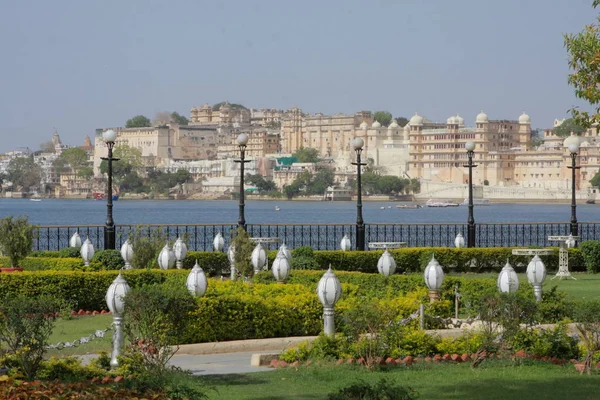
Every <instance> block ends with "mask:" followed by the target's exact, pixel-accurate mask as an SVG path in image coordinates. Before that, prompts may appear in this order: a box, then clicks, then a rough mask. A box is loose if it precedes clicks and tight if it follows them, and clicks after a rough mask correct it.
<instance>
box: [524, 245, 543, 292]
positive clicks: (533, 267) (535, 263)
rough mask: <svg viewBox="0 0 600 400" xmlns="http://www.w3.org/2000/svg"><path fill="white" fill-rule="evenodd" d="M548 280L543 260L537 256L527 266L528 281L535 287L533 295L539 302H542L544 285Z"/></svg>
mask: <svg viewBox="0 0 600 400" xmlns="http://www.w3.org/2000/svg"><path fill="white" fill-rule="evenodd" d="M544 279H546V266H545V265H544V263H543V262H542V259H541V258H540V257H539V256H537V255H535V256H533V258H532V259H531V262H530V263H529V265H528V266H527V280H528V281H529V283H531V286H533V294H534V295H535V299H536V300H537V301H542V284H543V283H544Z"/></svg>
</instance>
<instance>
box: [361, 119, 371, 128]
mask: <svg viewBox="0 0 600 400" xmlns="http://www.w3.org/2000/svg"><path fill="white" fill-rule="evenodd" d="M368 127H369V124H367V122H366V121H363V122H362V124H360V129H367V128H368Z"/></svg>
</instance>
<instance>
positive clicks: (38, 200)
mask: <svg viewBox="0 0 600 400" xmlns="http://www.w3.org/2000/svg"><path fill="white" fill-rule="evenodd" d="M29 200H30V201H42V199H29Z"/></svg>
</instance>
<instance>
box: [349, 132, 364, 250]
mask: <svg viewBox="0 0 600 400" xmlns="http://www.w3.org/2000/svg"><path fill="white" fill-rule="evenodd" d="M364 144H365V142H364V141H363V140H362V139H361V138H359V137H356V138H354V139H353V140H352V147H353V148H354V151H356V162H353V163H352V165H356V170H357V171H356V180H357V183H358V194H357V196H356V250H361V251H364V250H365V222H364V221H363V216H362V186H361V171H360V170H361V168H360V167H361V166H363V165H367V164H366V163H361V162H360V153H362V148H363V146H364Z"/></svg>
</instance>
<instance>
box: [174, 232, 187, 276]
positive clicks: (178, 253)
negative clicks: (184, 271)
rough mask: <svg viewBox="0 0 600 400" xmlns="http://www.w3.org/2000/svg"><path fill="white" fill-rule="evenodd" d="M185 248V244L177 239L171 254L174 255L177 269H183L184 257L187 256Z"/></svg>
mask: <svg viewBox="0 0 600 400" xmlns="http://www.w3.org/2000/svg"><path fill="white" fill-rule="evenodd" d="M187 251H188V250H187V246H186V245H185V242H184V241H183V240H181V238H180V237H179V238H177V240H176V241H175V244H174V245H173V253H174V254H175V260H177V263H176V264H175V265H176V266H177V269H181V268H182V267H183V260H185V256H187Z"/></svg>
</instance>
